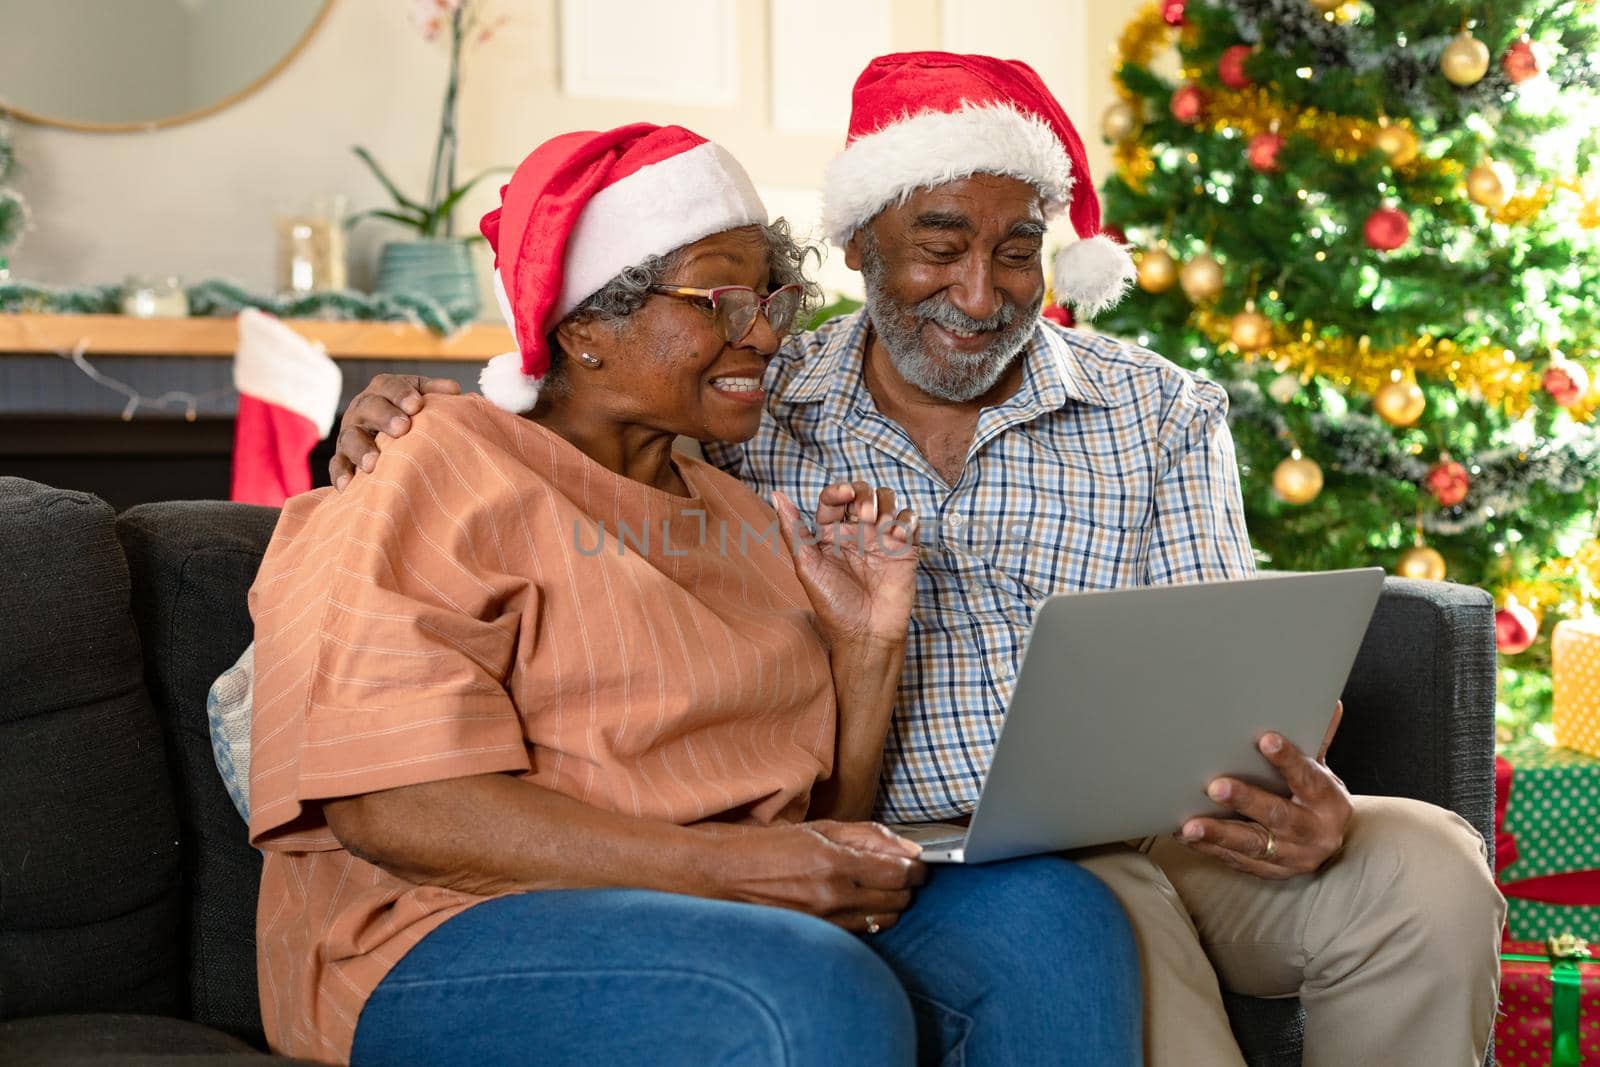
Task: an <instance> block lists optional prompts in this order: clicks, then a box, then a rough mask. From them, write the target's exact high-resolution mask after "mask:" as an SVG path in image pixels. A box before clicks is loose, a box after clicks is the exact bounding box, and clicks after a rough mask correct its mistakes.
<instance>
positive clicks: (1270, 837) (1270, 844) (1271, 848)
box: [1261, 826, 1278, 863]
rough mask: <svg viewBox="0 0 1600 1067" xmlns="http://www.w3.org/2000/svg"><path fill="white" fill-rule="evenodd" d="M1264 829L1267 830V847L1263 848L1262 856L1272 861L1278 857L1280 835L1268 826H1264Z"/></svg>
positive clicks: (1267, 860) (1263, 858)
mask: <svg viewBox="0 0 1600 1067" xmlns="http://www.w3.org/2000/svg"><path fill="white" fill-rule="evenodd" d="M1262 829H1263V830H1266V831H1267V847H1266V848H1264V849H1262V850H1261V858H1262V860H1264V861H1265V862H1267V863H1271V862H1272V861H1273V860H1275V859H1277V858H1278V837H1277V835H1276V834H1274V833H1273V832H1272V831H1271V830H1269V829H1267V827H1265V826H1263V827H1262Z"/></svg>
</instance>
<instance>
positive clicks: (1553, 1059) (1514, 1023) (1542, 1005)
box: [1494, 937, 1600, 1067]
mask: <svg viewBox="0 0 1600 1067" xmlns="http://www.w3.org/2000/svg"><path fill="white" fill-rule="evenodd" d="M1494 1047H1495V1062H1496V1063H1498V1064H1500V1065H1501V1067H1600V961H1596V960H1594V959H1592V958H1590V956H1589V953H1588V947H1587V946H1586V945H1585V943H1584V942H1583V941H1581V940H1579V939H1578V938H1570V937H1569V938H1552V939H1551V940H1550V941H1549V942H1548V943H1546V944H1539V943H1536V942H1508V943H1507V944H1506V945H1505V946H1504V949H1503V951H1502V952H1501V954H1500V1014H1499V1015H1497V1016H1496V1017H1495V1026H1494Z"/></svg>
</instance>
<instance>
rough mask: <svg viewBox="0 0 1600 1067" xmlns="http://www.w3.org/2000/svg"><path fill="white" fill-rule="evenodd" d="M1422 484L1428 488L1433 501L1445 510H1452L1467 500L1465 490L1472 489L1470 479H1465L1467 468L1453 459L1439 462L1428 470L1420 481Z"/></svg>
mask: <svg viewBox="0 0 1600 1067" xmlns="http://www.w3.org/2000/svg"><path fill="white" fill-rule="evenodd" d="M1422 484H1423V485H1425V486H1427V487H1428V492H1430V493H1432V494H1433V496H1434V499H1436V500H1438V501H1439V503H1440V504H1443V505H1444V506H1445V507H1447V508H1453V507H1455V506H1456V505H1457V504H1459V503H1461V502H1462V501H1463V500H1465V499H1467V490H1468V489H1470V488H1472V479H1471V478H1468V477H1467V468H1465V467H1463V466H1462V465H1461V464H1459V463H1457V462H1456V461H1455V460H1453V459H1444V460H1440V461H1439V462H1438V463H1435V464H1434V465H1433V466H1432V467H1430V468H1428V474H1427V476H1426V477H1425V478H1423V479H1422Z"/></svg>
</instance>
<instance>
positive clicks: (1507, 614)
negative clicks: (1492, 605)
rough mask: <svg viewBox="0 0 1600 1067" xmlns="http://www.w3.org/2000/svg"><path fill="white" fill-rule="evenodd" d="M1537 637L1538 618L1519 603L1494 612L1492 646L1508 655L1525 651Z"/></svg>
mask: <svg viewBox="0 0 1600 1067" xmlns="http://www.w3.org/2000/svg"><path fill="white" fill-rule="evenodd" d="M1538 638H1539V620H1538V619H1536V618H1534V615H1533V612H1531V611H1529V610H1528V609H1527V608H1525V607H1523V606H1522V605H1521V604H1507V605H1506V606H1505V607H1503V608H1501V609H1500V610H1499V611H1497V612H1495V613H1494V647H1495V648H1497V649H1499V650H1500V651H1501V652H1503V653H1505V654H1506V655H1508V656H1515V655H1516V654H1517V653H1519V652H1526V651H1528V649H1530V648H1532V647H1533V643H1534V642H1535V641H1536V640H1538Z"/></svg>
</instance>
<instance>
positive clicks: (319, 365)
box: [233, 308, 344, 437]
mask: <svg viewBox="0 0 1600 1067" xmlns="http://www.w3.org/2000/svg"><path fill="white" fill-rule="evenodd" d="M237 325H238V329H239V341H238V347H237V349H235V351H234V354H233V387H234V388H235V389H237V390H239V392H240V393H241V394H243V395H245V396H253V397H255V398H256V399H257V400H262V401H265V402H266V403H268V404H272V405H273V406H275V407H280V408H284V409H285V410H288V411H292V412H294V413H295V414H296V415H299V416H300V417H302V418H304V419H306V420H307V421H309V422H311V423H312V424H313V425H314V426H316V428H317V433H318V435H319V436H321V437H327V436H328V433H329V431H331V430H332V429H333V418H334V416H335V415H337V414H338V413H339V394H340V393H341V392H343V391H344V375H343V374H341V373H340V372H339V365H338V364H337V363H335V362H334V361H333V360H331V359H329V358H328V353H327V350H326V349H324V348H323V347H322V345H321V343H320V342H317V341H308V340H306V339H305V338H304V337H301V336H300V335H299V334H298V333H296V332H295V331H294V330H292V329H290V328H289V327H288V326H285V325H284V324H283V323H282V322H279V321H278V320H277V319H276V318H274V317H273V316H271V315H268V314H267V313H266V312H264V311H258V310H256V309H255V308H245V309H244V310H243V311H241V312H239V316H238V320H237Z"/></svg>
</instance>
